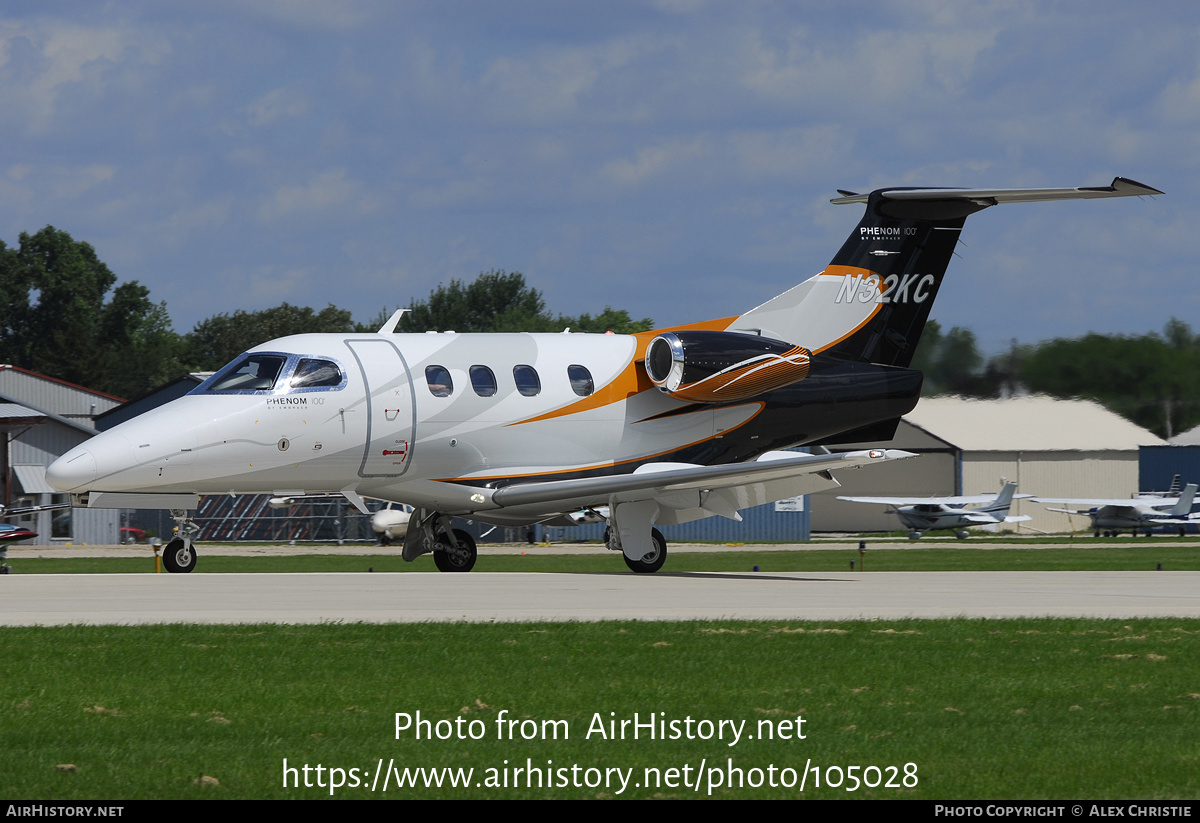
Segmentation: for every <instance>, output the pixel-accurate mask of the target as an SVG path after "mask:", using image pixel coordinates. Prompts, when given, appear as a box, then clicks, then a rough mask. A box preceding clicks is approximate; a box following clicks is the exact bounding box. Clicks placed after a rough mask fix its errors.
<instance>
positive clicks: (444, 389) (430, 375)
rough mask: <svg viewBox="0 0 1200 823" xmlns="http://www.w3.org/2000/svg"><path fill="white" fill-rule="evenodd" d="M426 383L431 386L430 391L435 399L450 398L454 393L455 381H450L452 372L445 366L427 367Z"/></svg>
mask: <svg viewBox="0 0 1200 823" xmlns="http://www.w3.org/2000/svg"><path fill="white" fill-rule="evenodd" d="M425 382H426V383H428V384H429V391H430V393H431V394H432V395H433V396H434V397H449V396H450V395H451V393H452V392H453V391H454V381H453V380H451V379H450V372H449V371H447V370H446V367H445V366H426V367H425Z"/></svg>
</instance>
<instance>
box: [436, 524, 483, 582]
mask: <svg viewBox="0 0 1200 823" xmlns="http://www.w3.org/2000/svg"><path fill="white" fill-rule="evenodd" d="M454 539H455V540H457V541H458V546H457V547H455V546H451V545H450V540H449V538H447V537H446V533H445V532H439V533H438V547H437V548H436V549H434V552H433V562H434V564H435V565H436V566H437V567H438V571H440V572H469V571H470V570H471V569H473V568H475V561H476V560H477V559H478V557H479V551H478V550H477V549H476V548H475V538H474V537H471V535H470V534H468V533H467V532H465V531H463V530H462V529H455V530H454Z"/></svg>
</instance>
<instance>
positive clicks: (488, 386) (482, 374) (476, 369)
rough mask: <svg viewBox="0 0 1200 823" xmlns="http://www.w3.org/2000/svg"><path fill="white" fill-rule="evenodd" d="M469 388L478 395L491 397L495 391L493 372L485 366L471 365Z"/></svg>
mask: <svg viewBox="0 0 1200 823" xmlns="http://www.w3.org/2000/svg"><path fill="white" fill-rule="evenodd" d="M471 388H473V389H475V393H476V394H477V395H479V396H480V397H491V396H492V395H494V394H495V393H496V375H495V373H494V372H493V371H492V370H491V369H489V368H488V367H487V366H472V367H471Z"/></svg>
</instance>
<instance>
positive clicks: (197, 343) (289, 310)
mask: <svg viewBox="0 0 1200 823" xmlns="http://www.w3.org/2000/svg"><path fill="white" fill-rule="evenodd" d="M376 328H378V327H376ZM355 330H356V327H355V325H354V323H353V322H352V320H351V318H350V312H348V311H346V310H345V309H339V308H338V307H337V306H334V305H333V304H332V303H331V304H330V305H328V306H326V307H325V308H323V309H321V311H319V312H318V311H313V310H312V309H311V308H309V307H308V306H293V305H291V304H290V303H282V304H280V305H278V306H275V307H274V308H270V309H262V310H261V311H244V310H242V309H238V310H237V311H235V312H234V313H233V314H216V315H213V316H212V317H209V318H207V319H205V320H201V321H200V322H199V323H197V324H196V326H195V328H193V329H192V331H191V332H189V333H188V334H187V335H186V337H185V347H186V352H187V354H186V357H187V361H188V362H189V363H191V365H192V368H194V369H196V370H198V371H213V370H215V369H219V368H221V367H222V366H224V365H225V364H226V363H228V362H229V361H230V360H232V359H233V358H235V357H237V356H238V355H239V354H241V353H242V352H244V351H246V350H247V349H249V348H252V347H254V346H257V345H259V344H260V343H265V342H267V341H268V340H274V339H275V338H276V337H287V336H288V335H290V334H315V333H326V332H328V333H339V332H352V331H355ZM372 331H374V329H372Z"/></svg>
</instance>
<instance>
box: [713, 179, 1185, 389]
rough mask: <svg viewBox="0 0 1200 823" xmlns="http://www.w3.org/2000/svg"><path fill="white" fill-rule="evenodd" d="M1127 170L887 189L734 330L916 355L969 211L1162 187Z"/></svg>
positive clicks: (850, 352)
mask: <svg viewBox="0 0 1200 823" xmlns="http://www.w3.org/2000/svg"><path fill="white" fill-rule="evenodd" d="M1161 193H1162V192H1160V191H1158V190H1157V189H1153V188H1150V187H1149V186H1144V185H1142V184H1141V183H1136V182H1134V181H1132V180H1127V179H1125V178H1121V177H1118V178H1115V179H1114V180H1113V182H1112V185H1111V186H1096V187H1087V188H1072V189H908V188H894V189H879V190H877V191H873V192H871V193H870V194H852V193H848V192H843V193H842V194H843V195H844V196H842V197H839V198H836V199H834V200H833V201H831V202H833V203H835V204H839V205H844V204H862V205H863V206H865V210H864V212H863V217H862V220H861V221H860V222H859V224H858V225H857V226H856V227H855V228H854V231H853V232H851V233H850V236H849V237H848V238H847V239H846V242H845V243H844V244H843V245H842V248H841V249H840V250H839V251H838V253H837V254H836V255H835V256H834V258H833V260H832V262H830V264H829V265H828V266H827V267H826V268H825V270H824V271H822V272H821V273H820V274H817V275H815V276H814V277H810V278H809V279H808V280H805V281H804V282H803V283H801V284H800V285H798V286H796V287H795V288H792V289H790V290H788V291H786V292H784V293H783V294H781V295H779V296H778V297H775V298H773V299H771V300H768V301H767V302H766V303H763V304H762V305H761V306H758V307H757V308H754V309H751V310H750V311H748V312H746V313H745V314H743V315H741V316H740V317H738V318H737V319H735V320H734V321H733V322H732V323H731V324H730V325H729V326H728V327H727V330H728V331H740V332H748V333H750V334H760V335H763V336H766V337H773V338H776V339H779V340H786V341H788V342H790V343H793V344H796V345H799V346H803V347H804V348H806V349H808V350H809V351H811V352H813V353H814V354H819V353H822V352H826V353H829V354H833V355H837V356H840V357H842V358H848V359H854V360H859V361H866V362H870V363H876V364H880V365H885V366H900V367H907V366H908V365H909V363H910V362H911V361H912V357H913V353H914V352H915V350H916V347H917V343H918V342H919V341H920V339H921V332H922V331H923V330H924V328H925V322H926V321H927V320H928V319H929V311H930V309H931V308H933V301H934V299H936V297H937V293H938V289H939V288H940V287H941V284H942V277H943V276H944V275H945V273H946V267H947V265H948V264H949V262H950V257H951V255H953V253H954V249H955V246H956V245H957V244H958V236H959V232H960V231H961V230H962V227H963V224H964V222H965V221H966V219H967V217H969V216H970V215H972V214H974V213H975V212H978V211H982V210H983V209H986V208H989V207H991V206H995V205H997V204H999V203H1035V202H1043V201H1050V200H1081V199H1094V198H1102V197H1128V196H1138V195H1147V194H1161Z"/></svg>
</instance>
